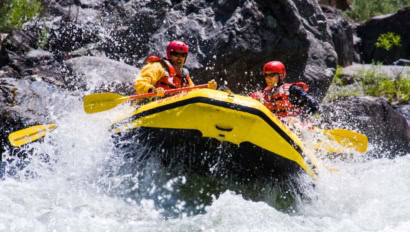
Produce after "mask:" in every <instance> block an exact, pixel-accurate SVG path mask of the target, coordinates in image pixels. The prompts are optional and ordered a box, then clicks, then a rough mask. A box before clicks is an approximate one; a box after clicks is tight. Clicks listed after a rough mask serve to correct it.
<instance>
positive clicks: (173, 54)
mask: <svg viewBox="0 0 410 232" xmlns="http://www.w3.org/2000/svg"><path fill="white" fill-rule="evenodd" d="M187 55H188V53H179V52H171V56H176V57H186V56H187Z"/></svg>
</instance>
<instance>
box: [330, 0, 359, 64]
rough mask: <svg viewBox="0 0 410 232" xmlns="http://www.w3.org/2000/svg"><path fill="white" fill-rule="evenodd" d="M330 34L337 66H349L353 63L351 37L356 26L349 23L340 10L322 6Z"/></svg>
mask: <svg viewBox="0 0 410 232" xmlns="http://www.w3.org/2000/svg"><path fill="white" fill-rule="evenodd" d="M322 10H323V12H324V14H325V16H326V18H327V22H328V24H329V28H330V31H331V34H332V41H333V45H334V48H335V50H336V53H337V57H338V59H337V64H338V65H340V66H343V67H346V66H349V65H351V64H352V63H353V61H355V59H356V56H355V50H354V49H353V47H354V43H353V36H354V32H355V30H356V25H355V24H354V23H352V22H349V21H348V20H347V19H346V18H345V17H344V16H343V13H342V12H341V11H340V10H337V9H334V8H330V7H326V6H322Z"/></svg>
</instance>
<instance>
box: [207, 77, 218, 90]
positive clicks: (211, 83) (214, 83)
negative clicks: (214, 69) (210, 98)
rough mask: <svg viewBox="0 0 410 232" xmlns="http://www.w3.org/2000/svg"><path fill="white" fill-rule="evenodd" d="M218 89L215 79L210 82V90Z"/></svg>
mask: <svg viewBox="0 0 410 232" xmlns="http://www.w3.org/2000/svg"><path fill="white" fill-rule="evenodd" d="M216 87H217V84H216V81H215V80H214V79H212V80H210V81H208V89H216Z"/></svg>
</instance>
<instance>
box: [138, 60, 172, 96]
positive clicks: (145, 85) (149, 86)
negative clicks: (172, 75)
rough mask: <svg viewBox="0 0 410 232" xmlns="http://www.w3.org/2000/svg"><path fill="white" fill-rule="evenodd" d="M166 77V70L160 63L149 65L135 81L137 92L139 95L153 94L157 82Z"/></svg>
mask: <svg viewBox="0 0 410 232" xmlns="http://www.w3.org/2000/svg"><path fill="white" fill-rule="evenodd" d="M165 75H166V73H165V70H164V68H163V67H162V65H161V64H160V63H159V62H155V63H151V64H147V65H145V66H144V67H143V68H142V70H141V72H140V74H139V75H137V77H136V79H135V83H134V87H135V90H136V91H137V93H139V94H144V93H148V92H151V91H153V90H155V84H156V83H157V81H158V80H159V79H161V78H162V77H163V76H165Z"/></svg>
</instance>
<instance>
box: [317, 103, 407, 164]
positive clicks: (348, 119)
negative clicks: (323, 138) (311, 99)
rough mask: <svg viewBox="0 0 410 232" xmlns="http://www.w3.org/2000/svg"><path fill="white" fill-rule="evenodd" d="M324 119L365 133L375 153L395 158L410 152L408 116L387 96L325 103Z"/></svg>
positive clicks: (322, 113) (322, 107)
mask: <svg viewBox="0 0 410 232" xmlns="http://www.w3.org/2000/svg"><path fill="white" fill-rule="evenodd" d="M321 116H322V118H323V121H324V122H326V123H328V124H329V125H330V126H333V127H335V126H336V127H340V126H342V127H348V128H349V127H350V128H351V129H357V130H359V131H360V132H362V133H364V134H365V135H366V136H367V137H368V139H369V143H370V144H372V145H373V148H372V149H373V150H371V151H370V152H371V154H373V155H374V156H388V157H394V156H396V155H405V154H408V153H410V130H409V125H408V124H407V121H406V119H405V118H404V117H403V115H402V114H401V113H400V112H399V111H398V110H396V109H395V107H393V106H392V105H391V104H390V103H389V102H388V101H386V100H385V99H383V98H373V97H361V98H351V99H348V100H346V101H340V102H337V103H333V104H323V105H322V106H321Z"/></svg>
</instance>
